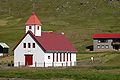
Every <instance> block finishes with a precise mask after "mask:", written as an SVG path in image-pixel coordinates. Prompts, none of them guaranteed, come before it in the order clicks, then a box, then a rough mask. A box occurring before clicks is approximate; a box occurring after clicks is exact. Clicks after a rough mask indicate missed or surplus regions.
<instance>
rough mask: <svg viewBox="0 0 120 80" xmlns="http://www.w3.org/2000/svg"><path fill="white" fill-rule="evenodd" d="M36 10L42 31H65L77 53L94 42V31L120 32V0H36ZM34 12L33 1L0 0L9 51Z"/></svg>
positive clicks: (1, 30) (0, 29) (1, 32)
mask: <svg viewBox="0 0 120 80" xmlns="http://www.w3.org/2000/svg"><path fill="white" fill-rule="evenodd" d="M35 1H36V2H35V3H36V4H35V11H36V13H37V14H38V15H39V17H40V19H41V21H42V24H43V26H42V29H43V30H52V31H56V32H64V33H65V35H66V36H67V37H68V38H69V39H70V40H71V42H72V43H73V44H74V46H75V47H76V48H77V50H78V53H81V52H85V48H86V47H87V46H88V45H91V44H92V39H91V36H92V34H94V33H119V31H120V30H119V27H120V23H119V20H120V15H119V14H120V13H119V12H120V9H119V7H120V2H119V1H113V2H110V1H108V0H89V1H88V0H84V1H83V0H52V1H50V0H35ZM31 12H32V1H30V0H10V1H9V0H1V1H0V42H6V43H7V44H8V45H10V47H11V48H10V53H12V49H13V47H14V46H15V44H16V42H18V41H19V40H20V38H21V37H22V36H23V35H24V32H25V28H24V26H25V22H26V20H27V19H28V17H29V16H30V15H31Z"/></svg>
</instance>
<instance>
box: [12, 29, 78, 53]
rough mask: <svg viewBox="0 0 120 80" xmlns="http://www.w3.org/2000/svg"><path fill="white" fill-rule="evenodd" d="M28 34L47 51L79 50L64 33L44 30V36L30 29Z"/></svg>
mask: <svg viewBox="0 0 120 80" xmlns="http://www.w3.org/2000/svg"><path fill="white" fill-rule="evenodd" d="M27 34H30V35H31V36H32V38H33V39H34V40H35V41H36V42H37V43H38V45H39V46H40V47H41V48H42V49H43V51H45V52H54V51H61V52H77V50H76V49H75V48H74V47H73V45H72V44H71V43H70V42H69V40H68V39H67V38H66V37H65V36H64V35H62V34H58V33H55V32H42V36H34V35H33V34H32V32H30V31H28V33H26V35H27ZM26 35H25V36H26ZM25 36H24V37H25ZM22 39H24V38H22ZM22 39H21V41H22ZM21 41H20V42H21ZM20 42H19V43H20ZM19 43H18V44H17V45H16V47H17V46H18V45H19ZM16 47H15V48H16ZM15 48H14V49H15ZM14 49H13V50H14Z"/></svg>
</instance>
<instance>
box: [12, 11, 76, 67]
mask: <svg viewBox="0 0 120 80" xmlns="http://www.w3.org/2000/svg"><path fill="white" fill-rule="evenodd" d="M41 28H42V24H41V22H40V20H39V19H38V17H37V15H36V14H35V13H34V12H33V13H32V15H31V16H30V18H29V19H28V20H27V22H26V26H25V29H26V33H25V35H24V36H23V37H22V39H21V40H20V41H19V42H18V43H17V44H16V46H15V48H14V49H13V51H14V66H15V67H19V66H28V67H51V66H54V67H56V66H75V65H76V64H75V63H76V52H77V50H76V49H75V48H74V47H73V45H72V44H71V43H70V42H69V40H68V39H67V38H66V37H65V35H64V34H60V33H56V32H52V31H41Z"/></svg>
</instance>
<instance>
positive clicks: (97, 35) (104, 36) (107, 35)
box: [92, 34, 120, 38]
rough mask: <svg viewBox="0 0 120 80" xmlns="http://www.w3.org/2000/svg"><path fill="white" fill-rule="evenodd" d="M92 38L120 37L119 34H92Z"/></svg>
mask: <svg viewBox="0 0 120 80" xmlns="http://www.w3.org/2000/svg"><path fill="white" fill-rule="evenodd" d="M92 38H120V34H94V35H93V36H92Z"/></svg>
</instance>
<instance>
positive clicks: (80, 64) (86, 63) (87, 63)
mask: <svg viewBox="0 0 120 80" xmlns="http://www.w3.org/2000/svg"><path fill="white" fill-rule="evenodd" d="M100 63H103V62H102V61H101V60H97V59H96V60H94V61H92V60H81V61H77V62H51V63H48V62H47V63H46V62H43V63H37V62H35V63H32V65H27V64H25V62H18V63H13V62H11V63H0V67H73V66H74V67H90V66H98V65H99V64H100Z"/></svg>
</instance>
